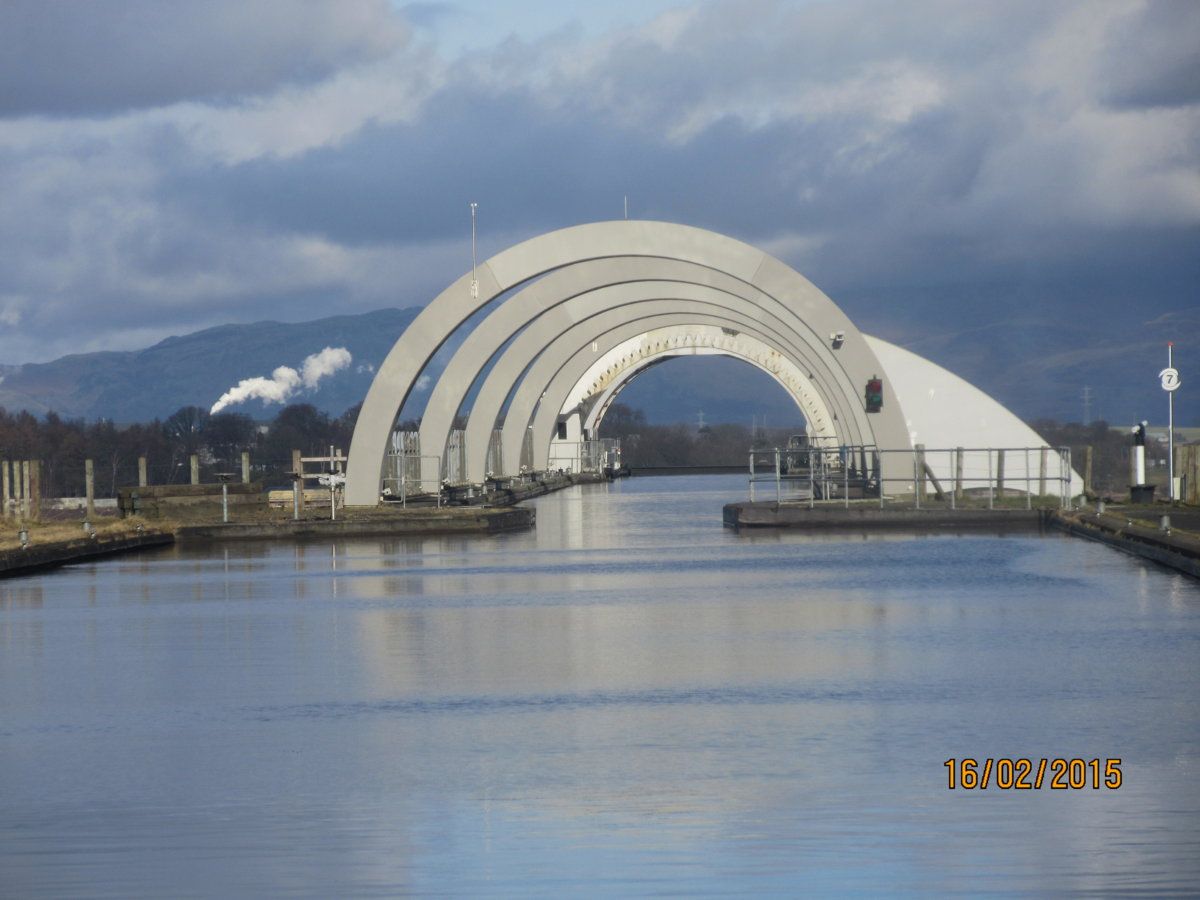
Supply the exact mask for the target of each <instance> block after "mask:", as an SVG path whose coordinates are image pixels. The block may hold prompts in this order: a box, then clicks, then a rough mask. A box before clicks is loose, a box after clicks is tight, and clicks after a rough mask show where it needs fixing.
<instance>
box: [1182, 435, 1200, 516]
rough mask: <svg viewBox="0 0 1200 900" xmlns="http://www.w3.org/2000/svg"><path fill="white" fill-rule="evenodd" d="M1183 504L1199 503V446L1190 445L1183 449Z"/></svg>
mask: <svg viewBox="0 0 1200 900" xmlns="http://www.w3.org/2000/svg"><path fill="white" fill-rule="evenodd" d="M1183 452H1184V459H1185V460H1186V462H1185V463H1184V465H1183V477H1184V479H1186V480H1185V482H1184V491H1183V498H1184V501H1183V502H1184V503H1190V504H1196V503H1200V445H1197V444H1192V445H1191V446H1185V447H1184V448H1183Z"/></svg>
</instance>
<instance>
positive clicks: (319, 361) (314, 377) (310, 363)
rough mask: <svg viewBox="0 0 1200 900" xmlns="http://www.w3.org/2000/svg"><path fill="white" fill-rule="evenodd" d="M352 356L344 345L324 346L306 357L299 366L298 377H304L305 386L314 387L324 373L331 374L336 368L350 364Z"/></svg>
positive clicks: (342, 367)
mask: <svg viewBox="0 0 1200 900" xmlns="http://www.w3.org/2000/svg"><path fill="white" fill-rule="evenodd" d="M352 359H353V357H351V356H350V351H349V350H347V349H346V348H345V347H326V348H325V349H324V350H322V351H321V352H320V353H314V354H313V355H312V356H309V357H306V358H305V360H304V365H303V366H302V367H301V369H300V372H301V375H300V377H301V378H303V379H304V386H305V387H306V388H315V387H316V386H317V382H318V381H320V380H321V379H322V378H324V377H325V376H326V375H332V374H333V373H334V372H336V371H337V370H338V369H344V368H346V366H348V365H350V362H351V360H352Z"/></svg>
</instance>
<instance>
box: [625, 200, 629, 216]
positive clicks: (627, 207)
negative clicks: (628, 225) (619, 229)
mask: <svg viewBox="0 0 1200 900" xmlns="http://www.w3.org/2000/svg"><path fill="white" fill-rule="evenodd" d="M625 221H626V222H628V221H629V195H628V194H626V195H625Z"/></svg>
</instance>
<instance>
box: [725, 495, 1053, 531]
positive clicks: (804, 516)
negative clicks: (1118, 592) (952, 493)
mask: <svg viewBox="0 0 1200 900" xmlns="http://www.w3.org/2000/svg"><path fill="white" fill-rule="evenodd" d="M721 520H722V522H723V523H724V524H725V526H726V527H727V528H734V529H740V528H804V529H810V530H817V531H839V530H851V531H855V530H863V531H873V530H887V529H893V528H895V529H904V530H908V531H947V530H948V531H954V530H959V529H983V530H990V531H1006V530H1012V529H1018V530H1033V531H1037V530H1038V529H1039V528H1041V527H1042V525H1043V521H1042V516H1041V511H1040V510H1037V509H973V508H959V509H949V508H945V509H943V508H940V507H936V508H930V507H922V508H915V507H912V506H907V507H905V506H888V507H884V508H882V509H881V508H880V507H879V506H878V505H877V504H876V503H874V502H869V503H861V502H860V503H851V504H850V505H849V506H842V505H838V506H832V505H830V506H813V507H809V505H808V504H807V503H802V504H801V503H776V502H775V501H766V500H746V501H742V502H739V503H727V504H726V505H725V507H724V509H723V510H722V515H721Z"/></svg>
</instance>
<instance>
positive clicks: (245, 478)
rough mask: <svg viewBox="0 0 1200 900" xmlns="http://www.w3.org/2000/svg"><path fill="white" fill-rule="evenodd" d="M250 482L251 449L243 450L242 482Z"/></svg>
mask: <svg viewBox="0 0 1200 900" xmlns="http://www.w3.org/2000/svg"><path fill="white" fill-rule="evenodd" d="M249 483H250V451H249V450H243V451H242V484H249Z"/></svg>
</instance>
